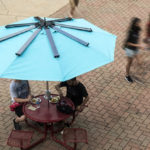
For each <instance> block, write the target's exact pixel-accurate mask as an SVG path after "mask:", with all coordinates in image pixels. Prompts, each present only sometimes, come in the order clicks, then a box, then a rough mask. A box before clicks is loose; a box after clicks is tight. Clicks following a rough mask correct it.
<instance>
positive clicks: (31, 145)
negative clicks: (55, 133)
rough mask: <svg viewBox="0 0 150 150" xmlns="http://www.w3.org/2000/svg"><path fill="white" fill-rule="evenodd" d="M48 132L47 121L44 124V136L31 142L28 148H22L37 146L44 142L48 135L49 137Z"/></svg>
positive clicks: (26, 149) (24, 149) (25, 149)
mask: <svg viewBox="0 0 150 150" xmlns="http://www.w3.org/2000/svg"><path fill="white" fill-rule="evenodd" d="M47 132H48V128H47V124H46V123H45V124H44V135H43V137H42V138H40V139H39V140H37V141H36V142H34V143H32V144H30V145H29V146H27V147H26V148H22V149H23V150H29V149H30V148H32V147H34V146H36V145H38V144H40V143H42V142H43V141H44V140H45V139H46V137H47Z"/></svg>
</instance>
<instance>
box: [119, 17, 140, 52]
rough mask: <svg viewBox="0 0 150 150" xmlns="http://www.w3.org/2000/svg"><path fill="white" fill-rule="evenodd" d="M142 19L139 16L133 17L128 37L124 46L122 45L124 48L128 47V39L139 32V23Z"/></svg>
mask: <svg viewBox="0 0 150 150" xmlns="http://www.w3.org/2000/svg"><path fill="white" fill-rule="evenodd" d="M140 21H141V19H139V18H136V17H134V18H132V20H131V23H130V26H129V29H128V32H127V38H126V39H125V41H124V43H123V46H122V47H123V49H124V48H125V47H126V44H127V40H128V38H129V37H130V36H131V35H132V34H139V31H140V30H141V27H139V26H137V23H138V22H140Z"/></svg>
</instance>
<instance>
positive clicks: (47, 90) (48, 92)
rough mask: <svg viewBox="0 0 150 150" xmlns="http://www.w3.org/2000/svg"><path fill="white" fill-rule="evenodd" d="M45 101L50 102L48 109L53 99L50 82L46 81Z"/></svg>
mask: <svg viewBox="0 0 150 150" xmlns="http://www.w3.org/2000/svg"><path fill="white" fill-rule="evenodd" d="M45 99H46V100H47V101H48V107H49V100H50V99H51V93H50V91H49V84H48V81H46V92H45Z"/></svg>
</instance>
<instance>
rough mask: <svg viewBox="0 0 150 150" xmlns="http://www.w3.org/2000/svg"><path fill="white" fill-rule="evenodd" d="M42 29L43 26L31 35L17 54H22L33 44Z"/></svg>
mask: <svg viewBox="0 0 150 150" xmlns="http://www.w3.org/2000/svg"><path fill="white" fill-rule="evenodd" d="M40 31H41V28H38V29H37V30H36V31H34V33H33V34H32V35H31V37H30V38H29V39H28V40H27V41H26V43H25V44H24V45H23V46H22V47H21V48H20V50H19V51H18V52H17V53H16V55H18V56H21V54H22V53H23V52H24V51H25V50H26V48H27V47H28V46H29V45H30V44H31V42H32V41H33V40H34V39H35V38H36V36H37V35H38V34H39V32H40Z"/></svg>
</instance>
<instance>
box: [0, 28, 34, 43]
mask: <svg viewBox="0 0 150 150" xmlns="http://www.w3.org/2000/svg"><path fill="white" fill-rule="evenodd" d="M34 28H36V26H31V27H29V28H26V29H23V30H21V31H18V32H15V33H12V34H9V35H7V36H4V37H2V38H0V42H2V41H4V40H7V39H10V38H12V37H15V36H17V35H20V34H22V33H25V32H27V31H30V30H32V29H34Z"/></svg>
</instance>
